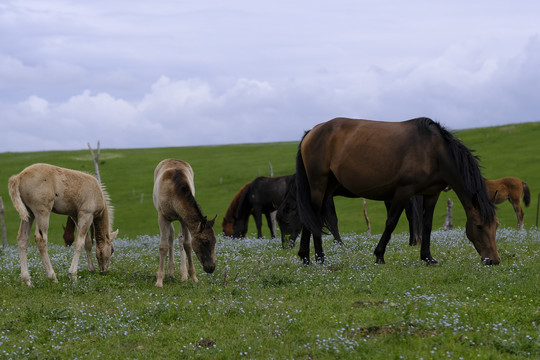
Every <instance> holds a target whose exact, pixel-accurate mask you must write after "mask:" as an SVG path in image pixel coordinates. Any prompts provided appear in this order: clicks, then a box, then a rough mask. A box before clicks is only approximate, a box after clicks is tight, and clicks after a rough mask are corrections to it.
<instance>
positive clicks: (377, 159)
mask: <svg viewBox="0 0 540 360" xmlns="http://www.w3.org/2000/svg"><path fill="white" fill-rule="evenodd" d="M426 120H429V119H426ZM421 122H424V123H425V124H422V123H421ZM432 123H433V122H432V121H429V122H428V121H424V120H423V119H413V120H408V121H403V122H384V121H371V120H362V119H360V120H357V119H348V118H336V119H333V120H330V121H327V122H325V123H321V124H319V125H317V126H315V127H314V128H313V129H312V130H311V131H310V132H309V133H307V134H306V136H305V137H304V139H303V140H302V143H301V145H300V151H301V154H302V158H303V161H304V164H305V168H306V172H307V175H308V178H309V179H310V180H311V179H328V178H332V176H334V177H335V178H336V180H337V183H339V184H340V185H342V186H344V187H345V189H346V190H348V191H349V192H352V193H353V194H355V195H357V196H362V197H366V198H371V199H375V200H384V199H385V198H388V197H389V196H391V194H392V193H393V192H394V190H395V188H396V187H398V186H406V185H407V184H409V183H410V184H417V185H418V184H421V185H418V187H419V188H420V187H423V189H426V188H427V187H428V186H431V184H436V186H435V185H434V187H435V188H437V189H438V190H440V189H439V187H440V186H439V182H440V183H442V179H441V178H439V177H437V176H435V177H434V176H433V174H434V172H436V168H437V161H438V159H439V158H440V156H439V155H438V154H439V153H442V152H443V150H444V149H443V147H444V145H443V141H442V139H441V136H440V134H439V133H438V131H437V130H438V129H437V128H435V127H430V126H429V125H431V124H432ZM428 174H429V176H428ZM330 175H332V176H330ZM428 178H429V179H428ZM419 179H420V181H419ZM423 179H425V181H426V183H422V182H423ZM428 181H429V183H427V182H428ZM336 186H337V185H336ZM322 187H323V188H324V186H322Z"/></svg>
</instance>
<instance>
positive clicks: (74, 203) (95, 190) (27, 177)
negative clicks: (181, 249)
mask: <svg viewBox="0 0 540 360" xmlns="http://www.w3.org/2000/svg"><path fill="white" fill-rule="evenodd" d="M9 195H10V197H11V200H12V201H13V205H14V206H15V209H16V210H17V212H18V213H19V215H20V216H21V225H20V227H19V234H18V235H17V243H18V246H19V257H20V260H21V278H22V280H23V281H24V282H25V283H26V284H27V285H29V286H31V285H32V283H31V281H30V273H29V272H28V260H27V254H26V251H27V248H28V242H29V237H30V231H31V230H32V224H33V222H34V219H35V220H36V230H35V234H34V237H35V240H36V244H37V247H38V249H39V253H40V255H41V260H42V262H43V265H44V266H45V272H46V274H47V277H48V278H49V279H51V280H53V281H55V282H56V281H57V280H56V274H55V272H54V270H53V268H52V265H51V261H50V259H49V254H48V251H47V241H48V239H47V232H48V230H49V216H50V214H51V212H54V213H57V214H63V215H68V216H69V217H71V218H72V219H74V220H75V221H76V222H77V229H78V231H77V239H76V240H75V247H74V248H75V250H74V253H73V260H72V262H71V267H70V268H69V274H70V275H71V279H72V280H73V281H76V280H77V267H78V264H79V257H80V255H81V251H82V247H83V245H85V239H86V237H87V233H88V229H89V228H90V226H92V223H93V226H94V230H95V235H96V256H97V260H98V265H99V270H100V272H101V273H106V272H107V271H108V269H109V265H110V259H111V255H112V253H113V252H114V244H113V240H114V238H115V237H116V235H117V234H118V230H116V231H115V232H112V231H111V228H110V226H111V224H112V215H113V210H112V207H111V206H110V205H109V196H108V195H107V192H106V191H105V189H104V188H103V187H102V186H101V185H100V184H99V182H98V181H97V179H96V178H95V177H93V176H92V175H90V174H86V173H83V172H80V171H75V170H70V169H64V168H61V167H58V166H53V165H48V164H34V165H31V166H29V167H27V168H26V169H24V170H23V171H21V172H20V173H19V174H17V175H13V176H12V177H11V178H10V179H9ZM90 248H91V243H90Z"/></svg>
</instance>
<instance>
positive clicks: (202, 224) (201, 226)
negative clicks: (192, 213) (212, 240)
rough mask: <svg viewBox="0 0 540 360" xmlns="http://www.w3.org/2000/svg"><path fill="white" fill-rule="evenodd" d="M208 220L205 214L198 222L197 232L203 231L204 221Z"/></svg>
mask: <svg viewBox="0 0 540 360" xmlns="http://www.w3.org/2000/svg"><path fill="white" fill-rule="evenodd" d="M207 222H208V219H207V218H206V216H205V217H204V218H203V219H202V221H201V222H200V223H199V230H198V231H199V233H202V232H203V231H204V228H205V227H206V223H207Z"/></svg>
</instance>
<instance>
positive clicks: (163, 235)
mask: <svg viewBox="0 0 540 360" xmlns="http://www.w3.org/2000/svg"><path fill="white" fill-rule="evenodd" d="M158 224H159V232H160V240H159V266H158V272H157V280H156V284H155V286H156V287H158V288H162V287H163V278H164V277H165V259H166V258H167V254H169V249H170V247H171V245H170V243H171V241H170V239H174V227H173V225H172V223H171V222H170V221H168V220H167V219H166V218H165V217H163V216H161V215H158ZM171 261H172V262H173V265H172V266H173V267H174V260H172V259H169V272H170V267H171Z"/></svg>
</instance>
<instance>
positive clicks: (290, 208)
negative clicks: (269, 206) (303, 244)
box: [276, 174, 422, 248]
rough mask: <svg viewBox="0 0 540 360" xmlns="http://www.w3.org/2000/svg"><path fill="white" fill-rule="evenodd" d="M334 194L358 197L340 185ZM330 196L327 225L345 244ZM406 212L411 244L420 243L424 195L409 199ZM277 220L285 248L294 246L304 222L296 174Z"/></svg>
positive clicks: (327, 207)
mask: <svg viewBox="0 0 540 360" xmlns="http://www.w3.org/2000/svg"><path fill="white" fill-rule="evenodd" d="M333 196H344V197H348V198H358V196H356V195H354V194H353V193H351V192H350V191H347V189H345V188H344V187H339V188H338V189H336V191H335V192H334V194H333ZM333 196H329V197H328V198H327V199H326V201H327V203H326V206H325V207H324V209H325V210H326V214H325V218H326V219H327V227H328V230H329V231H330V233H332V235H333V236H334V242H335V243H336V244H340V245H341V244H343V241H342V239H341V235H340V234H339V229H338V219H337V215H336V207H335V204H334V197H333ZM384 204H385V206H386V211H387V212H388V211H389V210H390V206H391V201H389V200H387V201H385V202H384ZM405 214H406V216H407V220H408V221H409V234H410V238H409V245H411V246H412V245H418V244H420V243H421V240H422V230H421V229H422V197H421V196H413V197H411V199H410V200H409V203H408V204H407V206H406V207H405ZM276 220H277V222H278V224H279V228H280V230H281V244H282V246H283V248H287V247H290V248H293V247H294V244H295V241H296V238H297V237H298V235H300V232H301V231H302V223H301V222H300V215H299V214H298V207H297V204H296V174H295V175H293V176H292V177H291V179H290V180H289V181H288V183H287V191H286V193H285V196H284V198H283V202H282V203H281V205H280V206H279V208H278V210H277V215H276Z"/></svg>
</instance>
